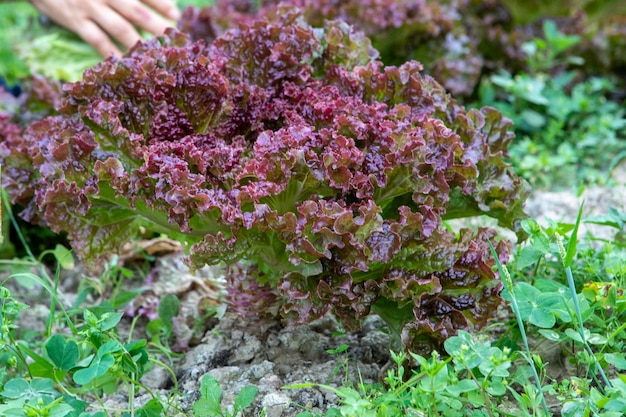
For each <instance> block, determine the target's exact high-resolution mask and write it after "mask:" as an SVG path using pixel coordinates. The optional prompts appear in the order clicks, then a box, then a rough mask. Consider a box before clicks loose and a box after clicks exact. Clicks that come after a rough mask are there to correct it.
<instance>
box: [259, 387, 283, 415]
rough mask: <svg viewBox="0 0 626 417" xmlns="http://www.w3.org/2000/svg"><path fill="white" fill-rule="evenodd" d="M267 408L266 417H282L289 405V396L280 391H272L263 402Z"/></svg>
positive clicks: (265, 408)
mask: <svg viewBox="0 0 626 417" xmlns="http://www.w3.org/2000/svg"><path fill="white" fill-rule="evenodd" d="M261 404H262V405H263V409H264V410H265V416H266V417H281V416H282V415H283V412H284V411H285V409H286V408H287V407H289V397H287V396H286V395H285V394H283V393H280V392H270V393H269V394H267V395H266V396H265V397H263V401H262V403H261Z"/></svg>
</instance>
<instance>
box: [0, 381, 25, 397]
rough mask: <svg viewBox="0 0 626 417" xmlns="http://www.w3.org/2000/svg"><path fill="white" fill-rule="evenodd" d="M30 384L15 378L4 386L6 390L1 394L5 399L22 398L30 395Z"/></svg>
mask: <svg viewBox="0 0 626 417" xmlns="http://www.w3.org/2000/svg"><path fill="white" fill-rule="evenodd" d="M29 390H30V384H29V383H28V381H26V380H25V379H23V378H15V379H12V380H10V381H9V382H7V383H6V384H4V390H3V391H2V392H0V395H2V396H3V397H5V398H11V399H16V398H21V397H24V396H27V395H28V392H29Z"/></svg>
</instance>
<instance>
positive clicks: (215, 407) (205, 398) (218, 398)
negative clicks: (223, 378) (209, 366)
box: [193, 374, 223, 417]
mask: <svg viewBox="0 0 626 417" xmlns="http://www.w3.org/2000/svg"><path fill="white" fill-rule="evenodd" d="M221 403H222V387H220V384H219V382H218V381H217V379H215V377H213V376H212V375H209V374H207V375H205V376H203V377H202V381H201V382H200V399H199V400H198V401H196V402H195V403H194V405H193V412H194V415H195V416H196V417H213V416H221V415H222V414H223V413H222V406H221Z"/></svg>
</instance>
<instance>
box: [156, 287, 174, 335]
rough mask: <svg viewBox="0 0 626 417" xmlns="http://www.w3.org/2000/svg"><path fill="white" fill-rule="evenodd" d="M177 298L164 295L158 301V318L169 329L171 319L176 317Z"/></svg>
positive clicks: (171, 295)
mask: <svg viewBox="0 0 626 417" xmlns="http://www.w3.org/2000/svg"><path fill="white" fill-rule="evenodd" d="M178 305H179V301H178V297H177V296H175V295H173V294H166V295H164V296H163V297H162V298H161V301H159V307H158V309H157V312H158V314H159V318H160V319H161V320H163V323H165V324H166V325H167V326H168V327H169V328H171V327H172V319H173V318H174V317H176V316H177V315H178Z"/></svg>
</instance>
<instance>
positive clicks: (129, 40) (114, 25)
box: [92, 7, 141, 48]
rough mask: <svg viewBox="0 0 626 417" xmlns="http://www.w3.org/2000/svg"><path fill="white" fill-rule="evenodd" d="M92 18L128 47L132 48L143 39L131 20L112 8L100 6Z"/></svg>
mask: <svg viewBox="0 0 626 417" xmlns="http://www.w3.org/2000/svg"><path fill="white" fill-rule="evenodd" d="M92 19H93V20H94V21H95V23H97V24H98V26H100V27H101V28H102V30H103V31H105V32H106V33H108V34H109V35H110V36H112V37H113V38H114V39H115V40H117V41H118V42H119V43H121V44H122V45H124V46H125V47H126V48H130V47H131V46H133V45H134V44H135V43H137V41H139V40H140V39H141V36H139V33H137V31H136V30H135V28H134V27H133V25H132V24H131V22H129V21H128V20H126V19H125V18H124V17H123V16H120V15H119V14H118V13H116V11H115V10H113V9H110V8H104V7H103V8H99V9H98V11H97V12H94V13H93V17H92Z"/></svg>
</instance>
